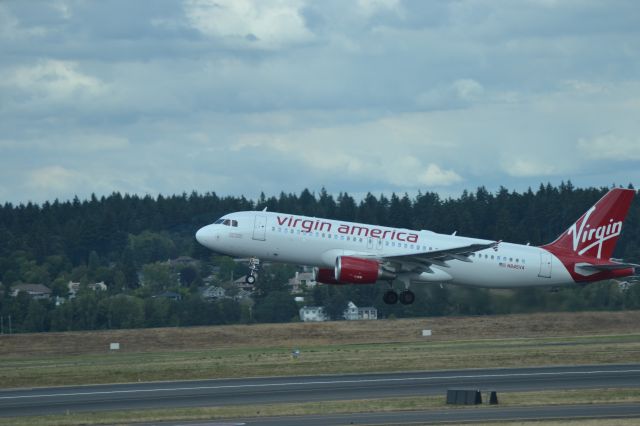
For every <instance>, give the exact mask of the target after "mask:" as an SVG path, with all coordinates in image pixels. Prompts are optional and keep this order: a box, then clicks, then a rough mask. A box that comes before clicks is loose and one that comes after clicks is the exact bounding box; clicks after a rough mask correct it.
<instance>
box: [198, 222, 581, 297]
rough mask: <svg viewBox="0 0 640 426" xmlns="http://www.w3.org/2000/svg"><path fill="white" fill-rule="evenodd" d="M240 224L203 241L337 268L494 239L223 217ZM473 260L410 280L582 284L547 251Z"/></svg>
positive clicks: (229, 250)
mask: <svg viewBox="0 0 640 426" xmlns="http://www.w3.org/2000/svg"><path fill="white" fill-rule="evenodd" d="M223 219H228V220H227V222H230V223H231V221H232V220H233V224H234V225H237V226H232V225H225V224H222V223H220V224H212V225H208V226H205V227H204V228H202V229H200V230H199V231H198V233H197V235H196V237H197V239H198V241H200V242H201V243H202V244H203V245H205V246H207V247H209V248H210V249H212V250H214V251H216V252H219V253H222V254H227V255H230V256H236V257H250V256H251V257H257V258H259V259H263V260H270V261H277V262H284V263H293V264H300V265H307V266H316V267H320V268H333V267H334V265H335V262H336V258H337V257H339V256H356V257H357V256H362V257H371V256H375V257H380V258H382V257H389V256H402V255H410V254H416V255H417V254H420V253H428V252H430V251H436V250H445V249H448V248H453V247H459V246H463V245H468V244H476V243H479V244H486V243H490V242H491V241H488V240H481V239H475V238H466V237H458V236H454V235H444V234H437V233H434V232H431V231H412V230H408V229H401V228H389V227H383V226H375V225H365V224H359V223H353V222H344V221H338V220H329V219H318V218H312V217H305V216H296V215H289V214H281V213H272V212H264V211H262V212H255V211H251V212H237V213H231V214H228V215H226V216H224V217H223ZM468 259H469V260H470V262H465V261H462V260H449V261H447V262H446V265H440V266H438V265H431V267H430V269H431V270H432V271H433V272H432V273H426V272H422V273H420V274H417V273H415V274H411V273H410V272H408V271H407V276H408V277H409V280H410V281H411V282H443V283H444V282H448V283H453V284H461V285H469V286H477V287H489V288H516V287H527V286H560V285H569V284H574V281H573V279H572V278H571V275H570V274H569V273H568V272H567V270H566V268H565V267H564V265H563V264H562V262H560V260H559V259H558V258H557V257H556V256H554V255H553V254H551V253H550V252H548V251H547V250H545V249H542V248H539V247H532V246H528V245H519V244H510V243H500V244H498V245H497V246H496V248H489V249H485V250H481V251H478V252H476V253H473V254H472V255H471V256H469V258H468Z"/></svg>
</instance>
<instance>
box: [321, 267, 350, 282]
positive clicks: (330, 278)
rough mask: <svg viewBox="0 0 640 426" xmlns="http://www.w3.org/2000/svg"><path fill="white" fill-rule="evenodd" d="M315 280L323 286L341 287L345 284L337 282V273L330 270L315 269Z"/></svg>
mask: <svg viewBox="0 0 640 426" xmlns="http://www.w3.org/2000/svg"><path fill="white" fill-rule="evenodd" d="M314 273H315V280H316V281H317V282H319V283H322V284H334V285H341V284H344V283H341V282H338V281H336V272H335V271H334V270H333V269H329V268H316V269H314Z"/></svg>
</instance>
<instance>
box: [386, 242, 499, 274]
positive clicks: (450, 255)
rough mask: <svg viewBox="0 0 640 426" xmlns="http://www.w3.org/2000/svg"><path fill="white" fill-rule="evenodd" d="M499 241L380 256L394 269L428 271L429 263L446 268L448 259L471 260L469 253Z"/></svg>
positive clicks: (496, 244)
mask: <svg viewBox="0 0 640 426" xmlns="http://www.w3.org/2000/svg"><path fill="white" fill-rule="evenodd" d="M498 244H500V241H493V242H490V243H485V244H469V245H466V246H459V247H451V248H448V249H443V250H434V251H428V252H420V253H408V254H401V255H394V256H383V257H380V258H379V259H380V261H381V262H382V263H386V264H391V265H394V264H395V265H397V266H396V269H398V266H399V267H400V268H399V269H405V270H406V269H409V270H417V269H421V270H424V271H430V267H431V265H435V266H440V267H443V268H448V267H449V265H448V264H447V262H448V261H451V260H459V261H461V262H472V260H471V259H469V255H470V254H471V253H475V252H477V251H480V250H486V249H488V248H496V247H497V246H498Z"/></svg>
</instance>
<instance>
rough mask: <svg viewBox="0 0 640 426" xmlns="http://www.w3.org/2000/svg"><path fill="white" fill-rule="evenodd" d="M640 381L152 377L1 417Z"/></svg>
mask: <svg viewBox="0 0 640 426" xmlns="http://www.w3.org/2000/svg"><path fill="white" fill-rule="evenodd" d="M639 385H640V364H626V365H591V366H572V367H541V368H512V369H469V370H449V371H424V372H403V373H381V374H354V375H330V376H329V375H328V376H304V377H299V376H297V377H275V378H250V379H219V380H197V381H173V382H151V383H132V384H117V385H92V386H73V387H56V388H36V389H16V390H2V391H0V416H3V417H8V416H24V415H44V414H63V413H66V412H78V411H103V410H129V409H150V408H179V407H198V406H223V405H244V404H272V403H285V402H309V401H329V400H350V399H367V398H390V397H402V396H417V395H442V397H443V398H444V396H445V392H446V389H447V388H452V387H472V388H479V389H482V390H496V391H498V392H505V391H532V390H557V389H578V388H606V387H637V386H639Z"/></svg>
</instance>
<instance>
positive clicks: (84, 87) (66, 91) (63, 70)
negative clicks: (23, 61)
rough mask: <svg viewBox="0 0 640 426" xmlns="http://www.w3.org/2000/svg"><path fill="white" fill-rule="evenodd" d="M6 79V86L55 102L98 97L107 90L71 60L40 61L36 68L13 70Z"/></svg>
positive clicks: (28, 67) (6, 74) (5, 74)
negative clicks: (73, 98) (79, 69)
mask: <svg viewBox="0 0 640 426" xmlns="http://www.w3.org/2000/svg"><path fill="white" fill-rule="evenodd" d="M3 77H4V78H3V83H1V84H2V86H5V87H15V88H17V89H20V90H22V91H24V92H27V93H32V94H37V95H41V96H45V97H49V98H52V99H55V100H64V99H69V98H72V97H76V96H77V97H81V96H87V97H94V96H97V95H101V94H103V93H104V92H105V91H106V85H105V84H104V83H102V82H101V81H100V80H98V79H96V78H94V77H91V76H90V75H87V74H83V73H82V72H80V71H78V66H77V64H76V63H74V62H70V61H59V60H46V61H40V62H38V63H37V64H35V65H33V66H21V67H16V68H13V69H12V70H10V71H9V72H5V73H4V76H3Z"/></svg>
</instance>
